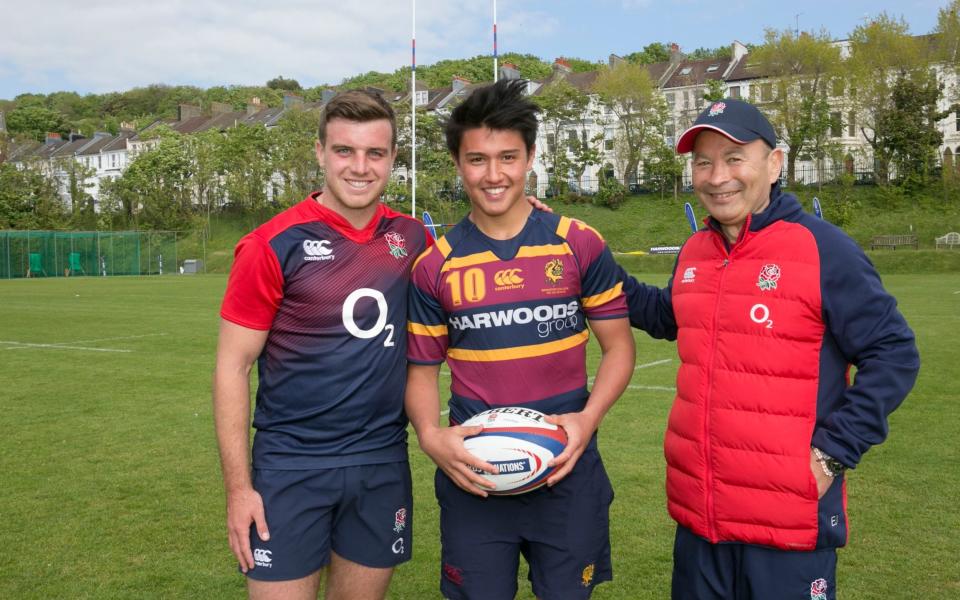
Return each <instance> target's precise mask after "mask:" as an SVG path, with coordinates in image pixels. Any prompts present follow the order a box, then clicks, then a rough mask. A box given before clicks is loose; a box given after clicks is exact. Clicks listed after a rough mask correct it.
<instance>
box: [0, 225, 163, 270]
mask: <svg viewBox="0 0 960 600" xmlns="http://www.w3.org/2000/svg"><path fill="white" fill-rule="evenodd" d="M177 264H178V262H177V232H175V231H0V279H12V278H16V277H69V276H82V275H88V276H103V277H106V276H108V275H161V274H163V273H164V272H173V271H175V270H176V266H177Z"/></svg>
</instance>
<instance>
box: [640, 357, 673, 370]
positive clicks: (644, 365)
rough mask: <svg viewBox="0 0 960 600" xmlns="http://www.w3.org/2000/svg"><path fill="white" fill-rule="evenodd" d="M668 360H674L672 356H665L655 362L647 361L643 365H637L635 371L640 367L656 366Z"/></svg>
mask: <svg viewBox="0 0 960 600" xmlns="http://www.w3.org/2000/svg"><path fill="white" fill-rule="evenodd" d="M668 362H673V359H672V358H664V359H663V360H655V361H653V362H649V363H645V364H642V365H637V366H635V367H634V368H633V370H634V371H639V370H640V369H646V368H649V367H655V366H657V365H665V364H667V363H668Z"/></svg>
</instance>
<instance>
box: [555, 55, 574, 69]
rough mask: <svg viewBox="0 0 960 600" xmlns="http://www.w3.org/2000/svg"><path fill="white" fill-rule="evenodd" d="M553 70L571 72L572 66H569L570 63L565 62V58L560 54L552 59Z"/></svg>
mask: <svg viewBox="0 0 960 600" xmlns="http://www.w3.org/2000/svg"><path fill="white" fill-rule="evenodd" d="M553 70H554V71H563V72H564V73H573V67H571V66H570V63H569V62H567V59H565V58H564V57H562V56H561V57H559V58H558V59H557V60H555V61H553Z"/></svg>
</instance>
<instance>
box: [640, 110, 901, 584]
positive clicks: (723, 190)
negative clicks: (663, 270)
mask: <svg viewBox="0 0 960 600" xmlns="http://www.w3.org/2000/svg"><path fill="white" fill-rule="evenodd" d="M677 152H678V153H681V154H682V153H687V152H692V153H693V157H692V158H693V164H692V167H693V187H694V191H695V193H696V194H697V197H698V198H699V199H700V201H701V202H702V203H703V205H704V207H705V208H706V209H707V211H708V212H709V213H710V217H709V219H708V220H707V221H706V227H705V228H703V229H701V230H700V231H698V232H697V233H695V234H693V236H692V237H690V239H689V240H687V242H686V243H685V244H684V245H683V248H682V249H681V251H680V255H679V256H678V258H677V263H676V265H675V267H674V271H673V276H672V277H671V279H670V281H669V283H668V284H667V287H666V288H664V289H658V288H656V287H653V286H647V285H644V284H642V283H638V282H637V281H636V280H635V279H633V278H632V277H627V276H626V274H624V276H625V283H624V291H625V292H626V294H627V298H628V303H629V307H630V320H631V323H632V324H633V325H634V326H635V327H639V328H641V329H643V330H645V331H647V332H648V333H649V334H650V335H651V336H653V337H656V338H665V339H670V340H673V339H675V340H677V350H678V352H679V355H680V369H679V371H678V373H677V397H676V400H675V401H674V404H673V408H672V410H671V412H670V417H669V421H668V424H667V432H666V437H665V439H664V453H665V455H666V460H667V503H668V508H669V511H670V515H671V516H672V517H673V518H674V520H676V521H677V532H676V539H675V543H674V570H673V597H674V598H676V599H695V600H708V599H717V600H720V599H723V600H734V599H748V598H754V599H758V600H759V599H769V598H777V599H778V600H780V599H783V600H791V599H796V600H828V599H833V598H835V597H836V560H837V553H836V549H837V548H838V547H840V546H843V545H845V544H846V542H847V537H848V529H847V513H846V484H845V481H844V472H845V471H846V470H847V469H852V468H854V467H856V466H857V464H858V463H859V462H860V460H861V459H862V457H863V455H864V453H865V452H866V451H867V450H868V449H869V448H870V447H871V446H874V445H876V444H879V443H881V442H882V441H883V440H884V439H885V438H886V436H887V431H888V425H887V417H888V415H889V414H890V413H891V412H892V411H893V410H894V409H896V408H897V406H899V405H900V403H901V402H902V401H903V399H904V398H905V397H906V395H907V393H908V392H909V391H910V389H911V388H912V386H913V384H914V381H915V380H916V376H917V371H918V369H919V366H920V359H919V356H918V354H917V348H916V343H915V340H914V336H913V332H912V331H911V330H910V328H909V327H908V326H907V323H906V321H905V320H904V318H903V316H902V315H901V314H900V312H899V311H898V310H897V303H896V300H895V299H894V298H893V297H892V296H891V295H890V294H889V293H888V292H887V291H886V290H885V289H884V288H883V285H882V283H881V282H880V277H879V275H878V274H877V271H876V269H874V267H873V265H872V264H871V263H870V261H869V260H868V259H867V257H866V256H865V255H864V253H863V251H862V250H861V249H860V248H859V247H858V246H857V245H856V243H855V242H854V241H853V240H852V239H850V237H849V236H847V235H846V234H845V233H844V232H843V231H841V230H840V229H838V228H837V227H834V226H833V225H831V224H830V223H828V222H826V221H822V220H820V219H818V218H816V217H814V216H812V215H809V214H806V213H804V212H803V210H802V208H801V207H800V204H799V203H798V202H797V199H796V198H795V197H794V196H793V195H791V194H787V193H784V192H783V191H782V190H781V189H780V184H779V181H780V170H781V167H782V166H783V151H782V150H781V149H779V148H777V140H776V134H775V132H774V129H773V127H772V126H771V125H770V123H769V121H767V119H766V118H765V117H764V116H763V115H762V114H761V113H760V111H758V110H757V109H756V108H755V107H753V106H752V105H750V104H748V103H746V102H742V101H740V100H732V99H724V100H721V101H718V102H713V103H711V104H710V106H708V107H707V108H706V109H705V110H704V111H703V112H702V113H701V114H700V116H699V117H698V118H697V120H696V122H695V123H694V124H693V126H692V127H690V129H688V130H687V131H686V132H684V133H683V135H681V136H680V139H679V141H678V142H677ZM851 366H854V367H856V376H855V378H854V380H853V382H852V383H851V382H850V367H851Z"/></svg>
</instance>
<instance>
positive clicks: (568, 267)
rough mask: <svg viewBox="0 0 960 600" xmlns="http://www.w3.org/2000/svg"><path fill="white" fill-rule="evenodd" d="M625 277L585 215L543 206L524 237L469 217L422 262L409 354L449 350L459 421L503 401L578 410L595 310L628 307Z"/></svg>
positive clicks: (421, 356) (453, 410)
mask: <svg viewBox="0 0 960 600" xmlns="http://www.w3.org/2000/svg"><path fill="white" fill-rule="evenodd" d="M621 287H622V284H621V283H620V282H619V280H618V271H617V266H616V263H615V262H614V260H613V256H612V255H611V254H610V250H609V249H608V248H607V247H606V244H604V242H603V238H601V237H600V235H599V234H598V233H597V232H596V231H595V230H594V229H592V228H590V227H589V226H587V225H585V224H583V223H581V222H579V221H574V220H571V219H569V218H567V217H561V216H559V215H553V214H549V213H544V212H541V211H533V212H532V213H531V215H530V217H529V218H528V219H527V222H526V224H525V225H524V228H523V230H522V231H521V232H520V233H519V234H518V235H517V236H516V237H514V238H513V239H510V240H493V239H490V238H489V237H487V236H486V235H484V234H483V233H482V232H481V231H480V230H479V229H478V228H477V227H476V226H475V225H474V224H473V222H472V221H470V220H469V219H468V218H465V219H463V220H462V221H461V222H460V223H459V224H457V226H456V227H455V228H454V229H453V230H451V231H450V233H448V234H447V235H446V236H444V237H443V238H441V239H440V240H438V241H437V243H436V244H435V245H434V246H433V247H431V248H430V249H428V250H427V251H426V252H425V253H424V255H423V256H421V257H420V258H419V259H418V262H417V264H416V265H415V267H414V270H413V280H412V285H411V286H410V313H409V314H410V317H409V320H410V322H409V323H408V331H409V334H410V346H409V351H408V357H409V359H410V362H412V363H417V364H439V363H441V362H443V361H444V359H446V361H447V363H448V365H449V366H450V371H451V375H452V379H453V382H452V384H451V386H450V391H451V399H450V404H449V406H450V421H451V422H452V423H462V422H464V421H465V420H467V419H468V418H470V417H471V416H473V415H475V414H477V413H479V412H481V411H484V410H486V409H488V408H494V407H497V406H516V405H523V406H528V407H530V408H533V409H536V410H539V411H542V412H545V413H548V414H550V413H557V414H560V413H566V412H572V411H578V410H580V409H582V408H583V406H584V404H585V403H586V400H587V396H588V392H587V373H586V345H587V339H588V337H589V335H590V334H589V331H588V330H587V324H586V319H587V318H589V319H611V318H621V317H625V316H626V314H627V310H626V301H625V299H624V296H623V293H622V291H621Z"/></svg>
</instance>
